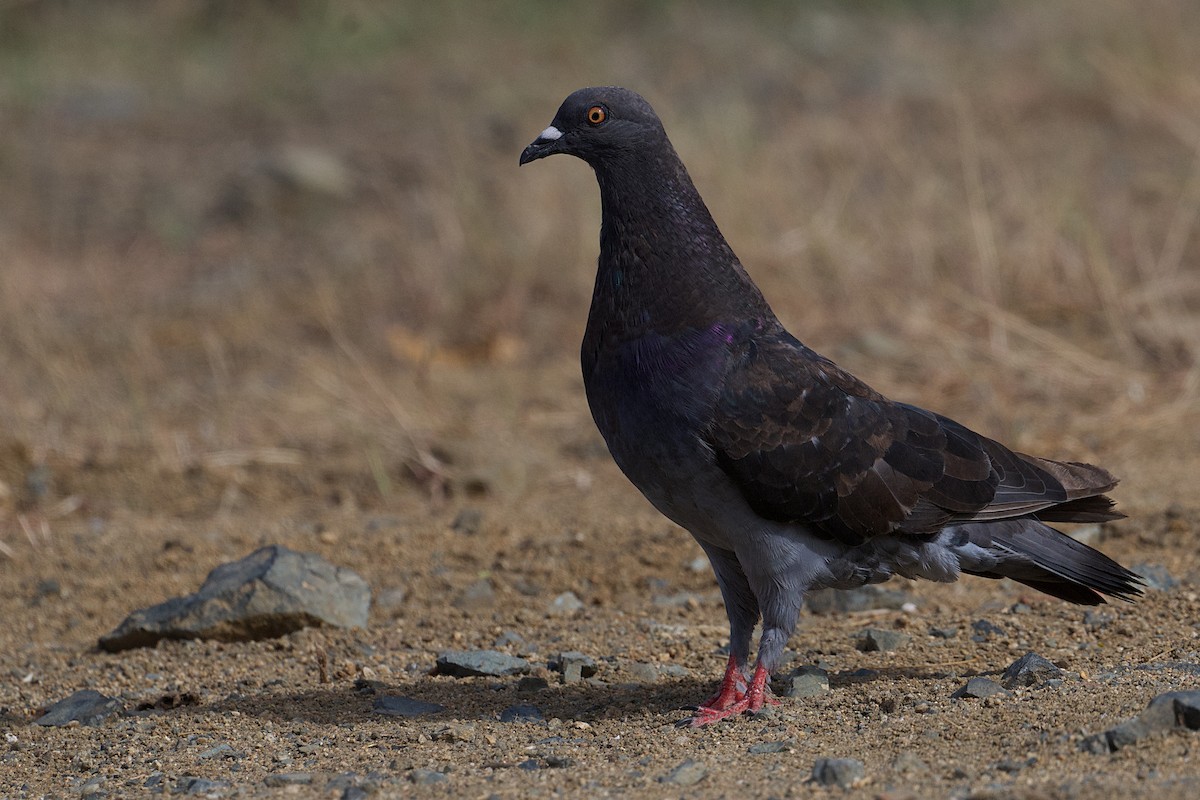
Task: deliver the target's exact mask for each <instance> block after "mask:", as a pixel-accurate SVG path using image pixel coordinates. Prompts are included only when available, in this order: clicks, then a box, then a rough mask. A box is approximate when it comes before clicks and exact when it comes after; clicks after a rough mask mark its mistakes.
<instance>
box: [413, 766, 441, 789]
mask: <svg viewBox="0 0 1200 800" xmlns="http://www.w3.org/2000/svg"><path fill="white" fill-rule="evenodd" d="M408 779H409V780H410V781H412V782H413V783H415V784H418V785H422V786H424V785H428V784H431V783H442V782H443V781H445V780H446V774H445V773H444V772H438V771H437V770H436V769H414V770H409V773H408Z"/></svg>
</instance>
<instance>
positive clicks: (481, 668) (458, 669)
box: [434, 650, 530, 678]
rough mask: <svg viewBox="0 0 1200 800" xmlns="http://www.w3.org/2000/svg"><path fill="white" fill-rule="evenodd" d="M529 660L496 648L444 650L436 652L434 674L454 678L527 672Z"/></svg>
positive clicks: (502, 675)
mask: <svg viewBox="0 0 1200 800" xmlns="http://www.w3.org/2000/svg"><path fill="white" fill-rule="evenodd" d="M529 669H530V666H529V662H528V661H526V660H525V659H523V658H517V657H515V656H510V655H507V654H505V653H500V652H497V651H496V650H446V651H444V652H442V653H439V654H438V657H437V666H436V667H435V668H434V674H435V675H452V676H453V677H455V678H469V677H473V676H488V677H493V678H499V677H505V676H508V675H520V674H522V673H525V672H529Z"/></svg>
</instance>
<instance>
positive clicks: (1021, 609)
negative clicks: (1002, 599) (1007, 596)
mask: <svg viewBox="0 0 1200 800" xmlns="http://www.w3.org/2000/svg"><path fill="white" fill-rule="evenodd" d="M1032 610H1033V609H1032V608H1030V607H1029V604H1028V603H1013V604H1012V605H1011V606H1009V609H1008V613H1010V614H1028V613H1029V612H1030V611H1032Z"/></svg>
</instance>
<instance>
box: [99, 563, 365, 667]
mask: <svg viewBox="0 0 1200 800" xmlns="http://www.w3.org/2000/svg"><path fill="white" fill-rule="evenodd" d="M370 604H371V590H370V587H368V586H367V582H366V581H364V580H363V579H362V578H361V577H359V576H358V575H357V574H356V573H355V572H353V571H351V570H348V569H344V568H342V567H336V566H334V565H333V564H330V563H329V562H328V561H326V560H325V559H323V558H321V557H320V556H318V555H314V554H312V553H297V552H295V551H294V550H289V549H288V548H286V547H283V546H281V545H269V546H267V547H263V548H261V549H259V550H256V551H255V552H253V553H251V554H250V555H248V556H246V557H245V558H243V559H241V560H240V561H234V562H232V563H229V564H222V565H221V566H219V567H217V568H216V569H214V570H213V571H212V572H210V573H209V575H208V578H207V579H205V581H204V585H203V586H201V587H200V591H198V592H196V593H195V594H191V595H187V596H185V597H176V598H172V599H171V600H167V601H166V602H164V603H159V604H158V605H156V606H151V607H150V608H144V609H141V610H140V611H135V612H133V613H132V614H130V615H129V616H128V617H127V618H126V619H125V621H124V622H122V623H121V624H120V625H119V626H118V627H117V629H116V630H114V631H113V632H112V633H109V634H107V635H105V636H102V637H101V638H100V647H101V648H103V649H104V650H108V651H112V652H115V651H118V650H126V649H129V648H132V647H149V646H152V645H154V644H155V643H157V642H158V641H160V640H162V639H220V640H224V641H249V640H256V639H268V638H272V637H276V636H283V635H285V634H288V633H291V632H293V631H297V630H300V629H301V628H305V627H309V626H319V625H331V626H334V627H338V628H363V627H366V624H367V610H368V608H369V607H370Z"/></svg>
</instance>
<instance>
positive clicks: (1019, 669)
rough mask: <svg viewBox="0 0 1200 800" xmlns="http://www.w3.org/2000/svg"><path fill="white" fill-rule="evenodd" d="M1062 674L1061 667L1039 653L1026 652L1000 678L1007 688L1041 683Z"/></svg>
mask: <svg viewBox="0 0 1200 800" xmlns="http://www.w3.org/2000/svg"><path fill="white" fill-rule="evenodd" d="M1062 676H1063V671H1062V670H1061V669H1059V668H1058V667H1056V666H1055V665H1054V664H1052V663H1050V662H1049V661H1047V660H1046V659H1044V658H1042V657H1041V656H1039V655H1038V654H1037V653H1026V654H1025V655H1023V656H1021V657H1020V658H1018V659H1017V660H1016V661H1014V662H1013V663H1011V664H1009V665H1008V669H1006V670H1004V675H1002V676H1001V678H1000V683H1002V684H1003V685H1004V688H1005V689H1014V688H1016V687H1018V686H1035V685H1041V684H1044V683H1046V681H1049V680H1052V679H1056V678H1062Z"/></svg>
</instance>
